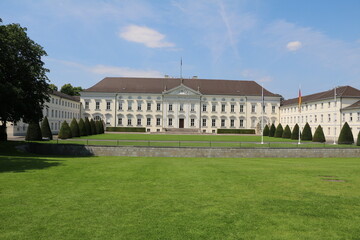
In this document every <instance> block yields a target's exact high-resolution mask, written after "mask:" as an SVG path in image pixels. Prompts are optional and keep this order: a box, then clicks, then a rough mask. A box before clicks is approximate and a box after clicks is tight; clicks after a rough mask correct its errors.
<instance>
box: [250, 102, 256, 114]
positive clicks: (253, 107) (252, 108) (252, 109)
mask: <svg viewBox="0 0 360 240" xmlns="http://www.w3.org/2000/svg"><path fill="white" fill-rule="evenodd" d="M251 112H252V113H255V112H256V105H255V104H252V105H251Z"/></svg>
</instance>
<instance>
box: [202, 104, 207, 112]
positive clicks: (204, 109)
mask: <svg viewBox="0 0 360 240" xmlns="http://www.w3.org/2000/svg"><path fill="white" fill-rule="evenodd" d="M202 110H203V112H206V104H203V106H202Z"/></svg>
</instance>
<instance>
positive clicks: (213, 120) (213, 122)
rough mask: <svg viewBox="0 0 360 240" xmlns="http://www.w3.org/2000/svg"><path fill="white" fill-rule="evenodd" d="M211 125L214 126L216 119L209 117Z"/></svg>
mask: <svg viewBox="0 0 360 240" xmlns="http://www.w3.org/2000/svg"><path fill="white" fill-rule="evenodd" d="M211 126H212V127H215V126H216V119H211Z"/></svg>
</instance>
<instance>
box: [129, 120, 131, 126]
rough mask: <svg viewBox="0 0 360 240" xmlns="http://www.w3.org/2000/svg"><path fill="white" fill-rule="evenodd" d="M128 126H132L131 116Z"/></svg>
mask: <svg viewBox="0 0 360 240" xmlns="http://www.w3.org/2000/svg"><path fill="white" fill-rule="evenodd" d="M128 126H131V118H128Z"/></svg>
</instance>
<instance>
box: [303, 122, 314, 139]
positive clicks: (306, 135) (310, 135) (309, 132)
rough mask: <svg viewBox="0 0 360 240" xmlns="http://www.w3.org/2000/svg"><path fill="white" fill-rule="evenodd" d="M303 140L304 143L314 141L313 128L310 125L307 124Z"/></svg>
mask: <svg viewBox="0 0 360 240" xmlns="http://www.w3.org/2000/svg"><path fill="white" fill-rule="evenodd" d="M301 140H302V141H311V140H312V133H311V128H310V125H309V124H308V123H306V124H305V127H304V129H303V132H302V134H301Z"/></svg>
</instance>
